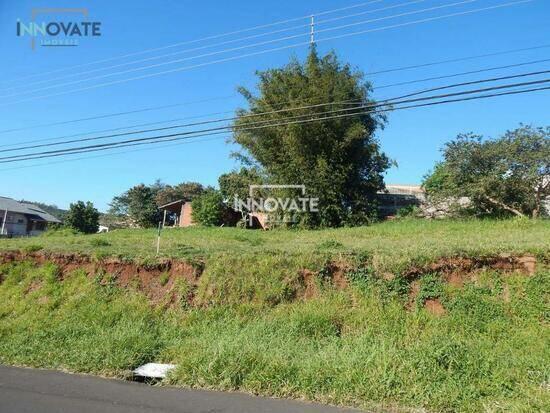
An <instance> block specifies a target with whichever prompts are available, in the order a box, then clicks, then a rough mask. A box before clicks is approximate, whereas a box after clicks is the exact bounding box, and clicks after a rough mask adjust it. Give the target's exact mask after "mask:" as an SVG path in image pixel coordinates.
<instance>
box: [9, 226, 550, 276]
mask: <svg viewBox="0 0 550 413" xmlns="http://www.w3.org/2000/svg"><path fill="white" fill-rule="evenodd" d="M156 237H157V231H156V230H153V229H151V230H136V229H133V230H119V231H113V232H111V233H107V234H98V235H91V236H90V235H87V236H85V235H69V236H67V235H66V233H61V234H57V235H56V233H55V232H54V233H53V235H51V236H42V237H38V238H20V239H11V240H10V239H0V251H1V250H9V249H29V250H33V249H34V250H36V249H45V250H48V251H53V252H62V253H66V252H78V253H84V254H90V255H92V256H96V257H98V258H102V257H105V256H118V257H120V258H129V259H135V260H137V261H149V260H154V259H155V254H156ZM549 250H550V220H541V221H532V220H508V221H491V220H487V221H477V220H472V221H426V220H402V221H393V222H384V223H381V224H376V225H372V226H369V227H359V228H341V229H326V230H318V231H298V230H297V231H292V230H288V231H286V230H277V231H258V230H243V229H237V228H186V229H165V230H164V231H163V232H162V239H161V256H162V257H169V258H181V259H204V260H205V261H209V262H214V260H213V258H215V257H223V256H226V255H228V256H232V257H249V256H253V257H256V258H257V259H260V260H261V259H262V258H265V257H270V256H273V255H275V256H284V257H285V258H286V259H287V260H290V261H294V260H295V261H296V262H297V264H299V265H300V267H301V268H304V267H308V265H310V264H311V265H315V264H317V263H318V262H319V260H322V259H325V258H326V257H337V256H342V255H349V254H350V253H351V254H359V255H362V256H363V257H366V256H368V257H370V261H371V264H372V265H373V266H375V267H376V269H377V270H379V271H386V270H387V271H399V270H400V269H402V268H405V267H407V266H410V265H411V264H415V263H420V264H421V263H424V262H430V261H433V260H435V259H436V258H438V257H448V256H454V255H472V256H482V255H495V254H498V253H501V252H504V253H518V254H522V253H526V252H530V253H534V254H536V255H546V256H548V255H549V254H550V252H549Z"/></svg>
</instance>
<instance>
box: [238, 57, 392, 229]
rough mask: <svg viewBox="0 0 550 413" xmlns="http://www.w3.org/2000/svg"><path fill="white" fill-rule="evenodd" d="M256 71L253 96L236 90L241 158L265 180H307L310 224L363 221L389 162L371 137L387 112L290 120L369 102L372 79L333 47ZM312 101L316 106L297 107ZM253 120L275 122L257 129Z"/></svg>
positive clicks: (305, 183) (372, 211)
mask: <svg viewBox="0 0 550 413" xmlns="http://www.w3.org/2000/svg"><path fill="white" fill-rule="evenodd" d="M257 75H258V77H259V84H258V86H257V88H258V94H257V95H254V94H253V93H252V92H250V91H248V90H246V89H244V88H241V89H240V91H241V93H242V95H243V96H244V97H245V98H246V100H247V101H248V105H249V109H247V110H244V109H243V110H239V111H238V113H237V116H238V119H237V120H236V122H235V129H234V141H235V142H236V143H238V144H239V145H241V147H242V148H243V150H242V151H241V152H240V153H239V154H238V156H239V157H240V159H241V160H244V161H245V162H248V163H251V164H255V165H257V166H258V167H260V168H262V170H263V172H264V173H265V175H266V176H267V178H268V181H269V183H273V184H304V185H306V187H307V192H308V195H309V196H312V197H317V198H319V212H318V213H310V214H304V215H302V219H303V221H304V222H306V223H307V224H309V225H312V226H339V225H344V224H361V223H364V222H365V221H366V220H367V219H368V217H369V216H371V215H373V213H374V199H375V194H376V192H377V191H378V190H379V189H381V188H383V186H384V184H383V173H384V172H385V171H386V170H387V169H388V167H389V166H390V160H389V159H388V157H387V156H386V155H385V154H384V153H383V152H382V151H381V150H380V146H379V143H378V140H377V139H376V137H375V132H376V130H377V129H378V128H380V127H382V126H383V125H384V123H385V118H384V116H383V115H381V114H377V113H364V112H365V111H364V110H362V111H361V110H359V111H358V110H354V111H352V112H363V113H360V114H357V115H355V116H350V117H347V116H340V117H338V118H332V119H323V120H316V121H314V122H307V123H297V122H294V123H292V122H293V120H289V119H288V118H289V117H296V116H303V117H302V118H299V119H296V120H308V119H313V118H315V117H316V118H321V117H330V116H338V115H343V114H349V113H351V112H350V111H342V110H348V109H350V107H353V104H358V103H360V104H363V105H369V104H373V103H374V102H373V101H372V99H371V98H370V91H371V87H370V84H369V83H367V82H365V80H364V77H363V75H362V74H361V73H360V72H357V71H354V70H352V68H351V67H350V66H349V65H347V64H342V63H341V62H340V61H339V60H338V58H337V56H336V55H335V54H334V53H329V54H327V55H326V56H324V57H319V56H318V54H317V52H316V50H315V48H312V50H311V52H310V54H309V56H308V58H307V60H306V62H305V63H303V64H302V63H300V62H299V61H298V60H296V59H293V60H292V61H291V62H290V63H289V64H288V65H286V66H285V67H283V68H280V69H271V70H267V71H264V72H258V73H257ZM327 102H328V103H330V104H328V105H323V104H325V103H327ZM311 105H319V106H317V107H310V108H302V107H304V106H311ZM321 105H322V106H321ZM298 108H302V109H298ZM291 109H296V110H291ZM330 111H337V112H334V113H330V114H329V113H326V112H330ZM265 112H271V113H265ZM258 122H265V123H263V125H273V126H268V127H262V128H258V127H257V126H258ZM277 124H278V125H277Z"/></svg>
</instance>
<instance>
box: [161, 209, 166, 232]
mask: <svg viewBox="0 0 550 413" xmlns="http://www.w3.org/2000/svg"><path fill="white" fill-rule="evenodd" d="M165 225H166V210H164V216H163V217H162V228H164V226H165Z"/></svg>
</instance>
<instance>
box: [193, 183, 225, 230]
mask: <svg viewBox="0 0 550 413" xmlns="http://www.w3.org/2000/svg"><path fill="white" fill-rule="evenodd" d="M191 205H192V207H193V212H192V217H193V221H195V222H197V223H199V224H200V225H204V226H207V227H211V226H219V225H221V224H223V222H224V214H225V211H226V210H227V206H226V205H225V204H224V202H223V197H222V194H221V192H220V191H216V190H214V189H208V190H206V191H204V192H203V193H202V194H201V195H199V196H198V197H196V198H195V199H194V200H193V202H192V204H191Z"/></svg>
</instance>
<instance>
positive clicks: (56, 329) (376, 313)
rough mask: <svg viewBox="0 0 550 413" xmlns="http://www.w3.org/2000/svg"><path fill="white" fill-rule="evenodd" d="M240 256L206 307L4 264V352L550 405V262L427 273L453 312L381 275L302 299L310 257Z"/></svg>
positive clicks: (470, 401)
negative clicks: (463, 274) (410, 295)
mask: <svg viewBox="0 0 550 413" xmlns="http://www.w3.org/2000/svg"><path fill="white" fill-rule="evenodd" d="M254 236H255V235H254ZM112 239H113V238H111V240H112ZM227 260H230V258H227V257H226V258H225V259H224V260H220V261H219V263H220V264H219V265H220V267H219V268H217V267H216V268H214V269H213V270H212V271H211V272H208V271H207V273H208V274H206V273H205V279H204V280H203V281H201V282H203V284H202V285H201V286H200V287H199V289H200V290H201V291H200V295H199V297H198V298H197V300H198V301H197V305H196V306H188V305H172V306H171V307H169V308H167V307H158V306H154V305H152V304H151V303H150V302H148V300H147V299H146V298H145V297H144V296H142V295H141V294H140V293H138V292H136V291H133V290H132V289H121V288H119V287H117V285H116V283H114V282H109V279H108V278H106V277H105V276H101V277H100V276H98V277H96V278H94V277H88V276H86V275H85V274H84V273H83V272H82V271H75V272H73V273H71V274H68V275H64V277H63V278H61V277H60V273H59V271H58V269H57V268H56V267H55V266H54V265H45V266H42V267H36V266H34V265H31V264H29V263H17V264H9V265H3V266H0V279H1V280H3V281H1V284H0V303H2V304H1V305H0V362H2V363H9V364H21V365H29V366H39V367H53V368H62V369H67V370H71V371H80V372H93V373H98V374H105V375H112V376H123V375H124V374H125V372H127V371H128V370H130V369H132V368H135V367H136V366H138V365H140V364H142V363H144V362H148V361H158V362H172V363H176V364H177V365H178V368H177V370H176V371H175V372H174V374H173V375H172V376H171V377H170V379H169V382H170V383H172V384H177V385H184V386H193V387H207V388H214V389H223V390H242V391H247V392H252V393H257V394H265V395H273V396H280V397H297V398H306V399H309V400H317V401H321V402H329V403H335V404H344V405H352V406H358V407H363V408H368V409H383V408H388V407H394V408H398V409H400V410H401V409H402V410H406V409H409V408H410V409H412V408H425V409H427V410H429V411H449V412H451V411H452V412H455V411H463V412H479V411H517V412H533V411H541V412H542V411H549V410H550V397H549V387H548V386H549V377H550V346H549V344H550V332H549V330H548V322H549V321H550V320H549V313H548V303H549V293H550V272H549V271H548V270H545V269H543V268H541V270H540V271H539V272H538V273H537V274H536V275H535V276H532V277H526V276H524V275H520V274H506V275H505V274H499V273H496V272H491V271H485V272H481V273H480V274H479V275H478V277H477V280H476V281H475V282H470V283H467V284H466V285H465V286H464V287H463V288H453V287H450V286H449V285H446V284H437V282H436V280H435V279H434V277H433V276H432V277H431V278H427V279H426V280H425V283H424V285H425V287H424V288H425V290H424V291H425V294H426V297H428V296H429V297H433V296H434V295H437V297H438V298H439V299H440V300H441V301H442V302H443V303H444V305H445V307H446V308H447V313H446V314H445V315H443V316H435V315H432V314H430V313H428V312H427V311H426V310H424V309H423V307H422V305H421V303H417V304H416V305H414V306H412V307H411V308H406V306H405V303H406V301H407V297H406V295H403V294H402V292H400V291H401V289H400V288H399V286H398V285H397V284H396V285H393V284H392V285H385V284H381V283H380V282H379V281H377V280H376V279H375V278H373V277H370V276H362V277H359V276H358V277H356V278H355V279H351V281H350V282H351V285H350V287H349V288H347V289H345V290H343V291H336V290H334V289H333V288H331V287H330V286H329V285H328V284H326V283H324V282H323V280H322V279H319V280H318V283H319V294H318V295H317V296H316V297H315V298H312V299H310V300H301V299H296V298H295V297H292V296H291V295H288V291H290V290H291V287H289V286H292V285H293V284H292V283H293V282H294V280H293V279H292V274H288V273H286V271H287V270H286V268H288V267H289V266H293V265H294V264H293V262H294V260H296V257H292V256H289V257H285V256H284V255H273V256H272V257H271V258H269V257H268V258H266V257H263V258H260V259H259V260H258V261H256V262H255V264H256V268H255V269H254V270H252V269H247V270H246V271H247V274H252V275H251V278H250V279H249V280H248V282H246V278H245V277H239V274H237V273H236V271H237V268H238V264H239V263H238V262H237V263H235V265H232V266H231V265H230V266H229V267H228V272H225V273H224V271H223V268H222V267H221V265H222V264H221V263H222V262H230V261H227ZM246 260H248V261H246ZM252 260H253V258H252V256H248V258H246V259H245V262H248V263H249V264H253V263H254V261H252ZM269 271H271V272H270V273H269ZM254 274H257V275H254ZM262 274H267V276H265V277H263V276H262ZM106 280H107V282H106Z"/></svg>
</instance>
